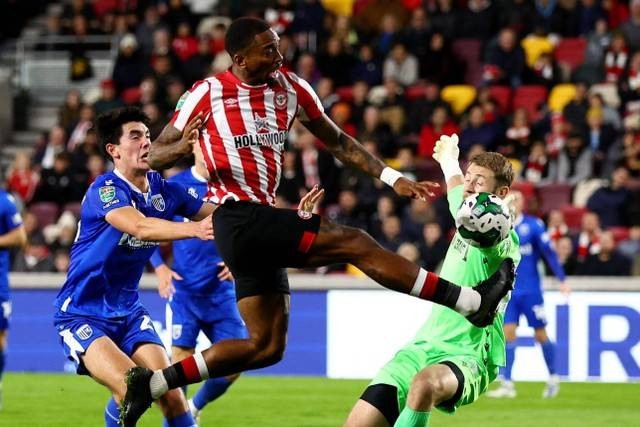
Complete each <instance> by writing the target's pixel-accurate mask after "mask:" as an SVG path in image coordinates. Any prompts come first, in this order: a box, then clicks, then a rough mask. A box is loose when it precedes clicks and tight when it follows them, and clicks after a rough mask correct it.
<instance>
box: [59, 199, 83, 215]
mask: <svg viewBox="0 0 640 427" xmlns="http://www.w3.org/2000/svg"><path fill="white" fill-rule="evenodd" d="M81 210H82V203H80V202H71V203H67V204H65V205H64V206H63V207H62V212H64V211H69V212H71V213H72V214H73V215H74V216H75V217H76V218H80V211H81Z"/></svg>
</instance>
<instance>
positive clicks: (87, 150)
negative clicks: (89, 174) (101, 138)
mask: <svg viewBox="0 0 640 427" xmlns="http://www.w3.org/2000/svg"><path fill="white" fill-rule="evenodd" d="M94 154H98V155H100V148H98V138H97V136H96V131H95V129H93V128H91V129H89V130H88V131H87V134H86V136H85V138H84V141H83V142H82V143H81V144H79V145H76V148H75V150H73V152H72V153H71V169H73V170H74V171H76V172H84V171H86V168H87V162H88V161H89V157H91V156H92V155H94Z"/></svg>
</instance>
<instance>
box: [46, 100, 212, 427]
mask: <svg viewBox="0 0 640 427" xmlns="http://www.w3.org/2000/svg"><path fill="white" fill-rule="evenodd" d="M147 123H148V118H147V117H146V115H144V114H143V113H142V112H141V111H140V110H139V109H137V108H131V107H130V108H123V109H118V110H113V111H110V112H107V113H105V114H103V115H102V116H100V117H99V118H98V120H97V127H98V135H99V140H100V145H101V147H102V148H103V149H104V151H105V152H106V153H107V154H108V155H109V156H110V157H111V158H112V159H113V163H114V166H115V168H114V170H113V172H108V173H106V174H104V175H101V176H99V177H98V178H97V179H96V180H95V182H94V183H93V184H92V185H91V187H90V188H89V190H87V193H86V195H85V197H84V199H83V201H82V210H81V215H80V222H79V224H78V234H77V236H76V240H75V242H74V244H73V246H72V248H71V262H70V266H69V272H68V274H67V279H66V281H65V283H64V285H63V286H62V289H61V290H60V292H59V293H58V296H57V298H56V300H55V303H54V305H55V307H56V313H55V316H54V324H55V326H56V329H57V331H58V334H59V335H60V341H61V344H62V346H63V348H64V352H65V355H66V356H67V357H68V358H69V359H70V360H72V361H73V362H75V364H76V367H77V372H78V373H79V374H87V375H91V377H93V378H94V379H95V380H96V381H97V382H98V383H100V384H103V385H105V386H106V387H107V388H108V389H109V390H110V391H111V393H112V395H113V398H112V399H111V400H110V401H109V403H108V404H107V407H106V409H105V424H106V425H107V426H116V425H118V424H117V423H118V416H119V408H118V404H117V403H116V402H120V401H121V400H122V398H123V397H124V394H125V388H126V386H125V381H124V374H125V372H126V371H127V370H128V369H129V368H131V367H133V366H136V365H141V366H148V367H154V368H155V369H159V368H163V367H167V366H169V365H170V364H169V358H168V357H167V354H166V352H165V350H164V347H163V346H162V342H161V340H160V338H159V337H158V334H157V333H156V331H155V330H154V327H153V324H152V322H151V319H150V317H149V314H148V312H147V311H146V310H145V308H144V307H143V306H142V305H141V303H140V299H139V295H138V283H139V280H140V277H141V275H142V273H143V271H144V268H145V266H146V264H147V263H148V262H149V258H150V257H151V255H152V254H153V252H154V250H155V249H156V248H157V246H158V242H161V241H169V240H177V239H186V238H193V237H197V238H199V239H202V240H211V239H212V238H213V226H212V221H211V217H210V216H211V214H212V212H213V210H214V205H212V204H209V203H203V202H202V201H201V200H199V199H196V198H194V197H192V196H190V195H189V194H188V193H187V191H185V190H184V188H182V187H181V186H180V185H178V184H174V183H169V182H167V181H165V180H164V179H163V178H162V177H161V176H160V175H159V174H158V173H156V172H152V171H150V168H149V164H148V156H149V148H150V143H151V141H150V139H149V129H148V127H147ZM197 133H198V132H197V130H196V129H193V128H192V127H190V126H188V127H187V128H186V131H185V133H184V135H185V136H184V137H185V139H186V140H190V139H191V138H197ZM175 215H183V216H185V217H187V218H190V219H192V220H193V221H194V222H174V221H172V219H173V218H174V216H175ZM158 403H159V405H160V408H161V410H162V412H163V414H164V416H165V418H167V419H168V424H169V425H170V426H194V425H195V421H194V419H193V417H192V415H191V412H190V411H189V409H188V406H187V402H186V399H185V397H184V394H183V392H182V390H179V389H178V390H177V391H176V392H175V393H172V394H171V395H165V397H164V398H162V399H160V400H159V401H158Z"/></svg>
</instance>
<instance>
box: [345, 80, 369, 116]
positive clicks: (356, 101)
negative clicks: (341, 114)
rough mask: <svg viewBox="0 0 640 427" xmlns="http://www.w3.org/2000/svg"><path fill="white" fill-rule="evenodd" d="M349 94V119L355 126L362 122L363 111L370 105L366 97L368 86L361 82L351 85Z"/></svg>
mask: <svg viewBox="0 0 640 427" xmlns="http://www.w3.org/2000/svg"><path fill="white" fill-rule="evenodd" d="M351 94H352V96H353V98H352V99H351V103H350V104H351V117H352V121H353V123H354V124H355V125H356V126H357V125H359V124H360V123H362V121H363V120H364V111H365V109H366V108H367V107H368V106H369V105H370V104H369V100H368V99H367V96H368V95H369V85H368V84H367V82H365V81H363V80H357V81H356V82H354V83H353V86H352V91H351Z"/></svg>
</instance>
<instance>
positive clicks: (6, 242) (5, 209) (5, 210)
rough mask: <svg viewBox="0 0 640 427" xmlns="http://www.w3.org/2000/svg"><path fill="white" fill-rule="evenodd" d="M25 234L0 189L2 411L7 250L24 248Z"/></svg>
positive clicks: (13, 207) (10, 200)
mask: <svg viewBox="0 0 640 427" xmlns="http://www.w3.org/2000/svg"><path fill="white" fill-rule="evenodd" d="M26 243H27V233H26V232H25V230H24V225H22V217H21V216H20V212H18V209H17V208H16V203H15V200H14V199H13V196H12V195H11V194H9V193H7V192H6V191H5V190H3V189H0V409H2V373H3V372H4V349H5V348H7V329H8V328H9V316H10V315H11V300H10V299H9V248H11V247H16V246H24V245H25V244H26Z"/></svg>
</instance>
